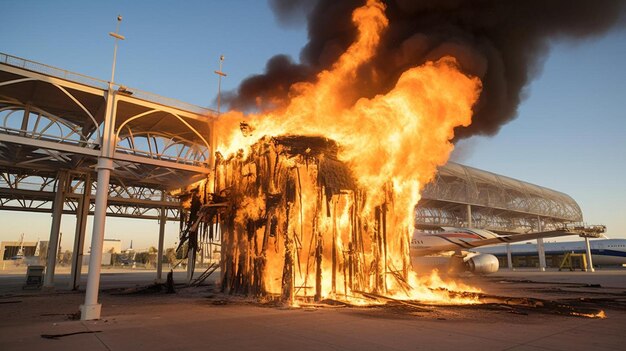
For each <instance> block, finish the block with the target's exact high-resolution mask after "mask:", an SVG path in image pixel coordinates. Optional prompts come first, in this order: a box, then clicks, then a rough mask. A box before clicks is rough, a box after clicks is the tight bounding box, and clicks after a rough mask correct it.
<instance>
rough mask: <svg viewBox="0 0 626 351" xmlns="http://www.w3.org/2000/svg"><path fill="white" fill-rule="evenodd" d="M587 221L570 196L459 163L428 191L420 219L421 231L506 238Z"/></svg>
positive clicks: (418, 211) (420, 207) (440, 174)
mask: <svg viewBox="0 0 626 351" xmlns="http://www.w3.org/2000/svg"><path fill="white" fill-rule="evenodd" d="M582 221H583V213H582V211H581V210H580V207H579V206H578V204H577V203H576V201H574V199H572V198H571V197H570V196H569V195H567V194H564V193H561V192H558V191H556V190H552V189H548V188H545V187H542V186H539V185H535V184H530V183H527V182H524V181H521V180H517V179H513V178H510V177H506V176H503V175H498V174H495V173H491V172H488V171H483V170H480V169H476V168H473V167H469V166H465V165H461V164H458V163H454V162H448V163H447V164H446V165H444V166H442V167H440V168H439V170H438V173H437V175H436V177H435V180H434V181H433V182H431V183H429V184H427V185H426V187H425V189H424V191H423V192H422V199H421V200H420V203H419V205H418V207H417V208H416V216H415V226H416V227H417V228H426V229H427V228H432V227H442V226H448V227H476V228H482V229H489V230H491V231H494V232H498V233H502V234H516V233H527V232H532V231H541V230H554V229H558V228H562V227H563V226H565V225H567V224H568V223H581V222H582Z"/></svg>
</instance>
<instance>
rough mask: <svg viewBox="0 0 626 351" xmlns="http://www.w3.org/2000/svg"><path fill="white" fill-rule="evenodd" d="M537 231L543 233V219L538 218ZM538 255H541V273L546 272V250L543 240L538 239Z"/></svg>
mask: <svg viewBox="0 0 626 351" xmlns="http://www.w3.org/2000/svg"><path fill="white" fill-rule="evenodd" d="M537 231H538V232H541V231H543V226H542V225H541V218H540V217H539V216H537ZM537 253H538V254H539V271H541V272H545V271H546V249H545V247H544V246H543V238H539V239H537Z"/></svg>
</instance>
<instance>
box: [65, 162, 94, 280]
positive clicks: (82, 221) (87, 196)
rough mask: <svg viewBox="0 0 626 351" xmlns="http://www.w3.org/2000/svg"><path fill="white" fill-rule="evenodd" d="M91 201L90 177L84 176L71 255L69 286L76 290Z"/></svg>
mask: <svg viewBox="0 0 626 351" xmlns="http://www.w3.org/2000/svg"><path fill="white" fill-rule="evenodd" d="M90 201H91V175H90V174H87V175H86V176H85V189H84V191H83V195H82V196H81V197H80V199H79V200H78V208H77V209H76V231H75V235H74V251H73V255H72V273H71V276H70V286H69V288H70V289H72V290H77V289H78V287H79V286H80V274H81V270H82V267H83V251H84V248H85V232H86V231H87V217H88V216H89V204H90Z"/></svg>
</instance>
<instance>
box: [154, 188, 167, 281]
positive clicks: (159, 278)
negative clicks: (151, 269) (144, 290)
mask: <svg viewBox="0 0 626 351" xmlns="http://www.w3.org/2000/svg"><path fill="white" fill-rule="evenodd" d="M161 191H162V193H161V201H165V190H161ZM166 220H167V208H165V207H161V218H159V251H158V252H157V277H156V281H157V283H162V282H163V240H164V238H165V222H166Z"/></svg>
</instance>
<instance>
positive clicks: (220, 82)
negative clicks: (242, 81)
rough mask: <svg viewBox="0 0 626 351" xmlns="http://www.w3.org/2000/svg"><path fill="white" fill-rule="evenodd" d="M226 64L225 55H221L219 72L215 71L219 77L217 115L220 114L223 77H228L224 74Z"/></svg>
mask: <svg viewBox="0 0 626 351" xmlns="http://www.w3.org/2000/svg"><path fill="white" fill-rule="evenodd" d="M223 62H224V55H220V69H219V70H218V71H213V72H215V74H217V75H218V76H219V77H218V78H217V115H218V116H219V114H220V98H221V91H222V77H226V73H224V72H222V63H223Z"/></svg>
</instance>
